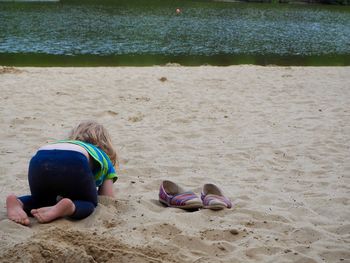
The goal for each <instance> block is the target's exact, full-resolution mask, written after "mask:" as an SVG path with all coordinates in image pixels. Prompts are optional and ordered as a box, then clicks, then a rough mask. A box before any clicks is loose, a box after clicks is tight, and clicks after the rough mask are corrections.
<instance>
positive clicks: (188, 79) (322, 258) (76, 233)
mask: <svg viewBox="0 0 350 263" xmlns="http://www.w3.org/2000/svg"><path fill="white" fill-rule="evenodd" d="M349 105H350V67H273V66H271V67H259V66H230V67H212V66H203V67H181V66H176V65H169V66H163V67H158V66H157V67H115V68H104V67H97V68H5V67H0V109H1V110H0V262H81V263H84V262H137V263H138V262H140V263H141V262H174V263H177V262H178V263H180V262H193V263H195V262H196V263H199V262H200V263H204V262H215V263H216V262H227V263H228V262H230V263H232V262H299V263H306V262H307V263H309V262H310V263H313V262H350V107H349ZM88 119H94V120H97V121H99V122H100V123H102V124H104V125H105V126H106V127H107V129H108V130H109V131H110V133H111V135H112V138H113V142H114V144H115V146H116V148H117V150H118V153H119V156H120V171H119V179H118V181H117V182H116V183H115V184H114V189H115V192H116V199H115V200H114V199H110V198H107V197H103V198H100V200H99V205H98V207H97V209H96V210H95V212H94V213H93V214H92V215H91V216H90V217H88V218H86V219H84V220H81V221H71V220H68V219H60V220H57V221H55V222H52V223H49V224H39V223H37V221H35V220H34V219H33V218H31V224H30V226H29V227H25V226H21V225H18V224H16V223H14V222H12V221H10V220H8V219H7V216H6V207H5V199H6V196H7V195H8V194H10V193H15V194H16V195H24V194H28V193H29V187H28V182H27V169H28V162H29V160H30V158H31V156H32V155H33V154H34V153H35V152H36V149H37V148H38V147H40V146H41V145H43V144H45V143H47V142H50V141H54V140H56V139H63V138H65V136H66V135H67V133H68V132H69V131H70V129H71V128H72V127H73V126H75V125H76V124H77V123H78V122H80V121H82V120H88ZM162 180H171V181H173V182H176V183H178V184H179V185H180V186H182V187H183V188H185V189H187V190H192V191H195V192H196V193H197V194H198V195H199V194H200V192H201V189H202V186H203V185H204V184H205V183H214V184H216V185H218V186H219V187H221V189H222V190H223V192H224V193H225V194H226V196H227V197H229V198H230V199H231V200H232V202H233V208H232V209H225V210H221V211H212V210H208V209H201V210H199V211H196V212H187V211H184V210H181V209H176V208H167V207H164V206H163V205H161V204H160V203H159V202H158V189H159V186H160V184H161V182H162Z"/></svg>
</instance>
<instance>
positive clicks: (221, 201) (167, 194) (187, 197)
mask: <svg viewBox="0 0 350 263" xmlns="http://www.w3.org/2000/svg"><path fill="white" fill-rule="evenodd" d="M159 202H161V203H162V204H164V205H166V206H169V207H176V208H182V209H186V210H196V209H199V208H206V209H212V210H221V209H224V208H231V207H232V203H231V201H230V200H229V199H228V198H227V197H225V196H224V195H223V193H222V191H221V190H220V189H219V188H218V187H217V186H216V185H214V184H205V185H204V186H203V189H202V192H201V198H199V197H198V196H197V195H196V194H195V193H194V192H192V191H185V190H184V189H183V188H181V187H180V186H179V185H177V184H176V183H174V182H172V181H168V180H165V181H163V182H162V184H161V185H160V188H159Z"/></svg>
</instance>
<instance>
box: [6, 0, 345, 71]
mask: <svg viewBox="0 0 350 263" xmlns="http://www.w3.org/2000/svg"><path fill="white" fill-rule="evenodd" d="M176 8H181V10H182V12H181V13H180V14H176V12H175V10H176ZM168 62H176V63H180V64H184V65H201V64H216V65H230V64H242V63H249V64H261V65H266V64H278V65H350V7H349V6H321V5H283V4H277V5H273V4H247V3H244V4H243V3H224V2H210V1H190V0H188V1H173V0H147V1H146V0H139V1H136V0H129V1H125V0H103V1H102V0H84V1H74V0H70V1H61V2H59V3H43V2H40V3H33V2H32V3H14V2H10V3H7V2H0V64H3V65H4V64H5V65H6V64H7V65H92V66H94V65H153V64H165V63H168Z"/></svg>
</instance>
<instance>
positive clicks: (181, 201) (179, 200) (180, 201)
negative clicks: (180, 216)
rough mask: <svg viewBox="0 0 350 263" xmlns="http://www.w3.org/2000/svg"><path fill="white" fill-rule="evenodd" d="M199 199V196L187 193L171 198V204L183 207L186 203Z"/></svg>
mask: <svg viewBox="0 0 350 263" xmlns="http://www.w3.org/2000/svg"><path fill="white" fill-rule="evenodd" d="M194 198H198V196H197V195H196V194H195V193H193V192H185V193H181V194H177V195H174V196H172V197H171V198H170V200H169V203H170V204H171V205H176V206H182V205H186V202H187V201H189V200H192V199H194Z"/></svg>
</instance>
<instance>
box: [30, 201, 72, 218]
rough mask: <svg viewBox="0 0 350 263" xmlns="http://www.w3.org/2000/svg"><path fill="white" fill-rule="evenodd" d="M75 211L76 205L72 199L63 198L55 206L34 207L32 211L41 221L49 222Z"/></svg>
mask: <svg viewBox="0 0 350 263" xmlns="http://www.w3.org/2000/svg"><path fill="white" fill-rule="evenodd" d="M74 211H75V205H74V203H73V202H72V200H70V199H68V198H63V199H61V200H60V201H59V202H58V203H57V204H56V205H54V206H48V207H42V208H39V209H33V210H32V211H31V213H32V215H33V216H34V217H35V218H36V219H38V221H39V222H40V223H48V222H51V221H53V220H55V219H57V218H61V217H65V216H70V215H72V214H73V213H74Z"/></svg>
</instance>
